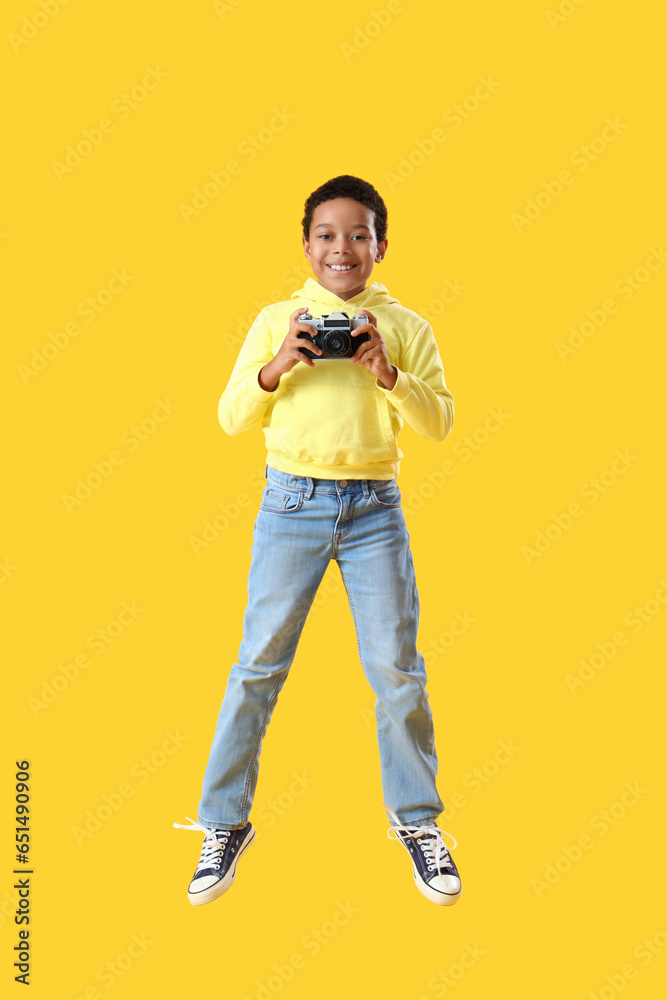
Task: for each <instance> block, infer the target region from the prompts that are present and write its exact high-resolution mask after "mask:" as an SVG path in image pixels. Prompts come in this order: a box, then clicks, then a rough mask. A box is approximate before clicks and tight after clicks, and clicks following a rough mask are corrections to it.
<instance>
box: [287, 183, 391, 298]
mask: <svg viewBox="0 0 667 1000" xmlns="http://www.w3.org/2000/svg"><path fill="white" fill-rule="evenodd" d="M301 240H302V242H303V249H304V253H305V255H306V257H307V259H308V260H309V261H310V263H311V264H312V268H313V272H314V274H315V277H316V278H317V281H318V283H319V284H320V285H322V286H323V287H324V288H327V289H328V290H329V291H330V292H334V294H335V295H338V296H339V298H341V299H351V298H352V297H353V296H354V295H358V294H359V292H362V291H363V290H364V288H365V287H366V282H367V281H368V279H369V278H370V276H371V274H372V273H373V265H374V264H376V263H379V262H380V261H381V260H382V259H383V257H384V255H385V253H386V250H387V242H388V241H387V240H383V241H382V243H378V242H377V238H376V235H375V214H374V212H373V211H372V210H371V209H370V208H367V207H366V205H362V204H361V203H360V202H358V201H355V200H354V198H332V199H331V200H330V201H323V202H322V204H321V205H318V206H317V208H316V209H315V211H314V212H313V218H312V221H311V224H310V234H309V239H308V240H306V238H305V236H302V237H301Z"/></svg>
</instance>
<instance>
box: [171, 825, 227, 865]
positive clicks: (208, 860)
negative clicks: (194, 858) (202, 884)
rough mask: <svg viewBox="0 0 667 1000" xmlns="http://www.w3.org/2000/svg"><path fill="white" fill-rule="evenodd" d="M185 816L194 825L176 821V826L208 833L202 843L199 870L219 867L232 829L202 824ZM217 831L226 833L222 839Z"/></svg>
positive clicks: (181, 828) (180, 828)
mask: <svg viewBox="0 0 667 1000" xmlns="http://www.w3.org/2000/svg"><path fill="white" fill-rule="evenodd" d="M185 818H186V819H189V820H190V822H191V823H192V826H186V825H185V824H184V823H174V826H176V827H178V829H179V830H201V832H202V833H204V834H206V836H205V837H204V843H203V844H202V849H201V857H200V859H199V864H198V865H197V871H202V870H203V869H204V868H219V867H220V858H221V857H222V850H223V847H224V845H225V844H226V843H227V840H228V838H229V837H230V836H231V830H216V829H215V828H214V827H212V826H202V825H201V823H197V822H196V821H195V820H194V819H190V817H189V816H186V817H185ZM216 833H223V834H224V835H225V836H224V837H223V838H222V841H220V840H218V838H217V836H216Z"/></svg>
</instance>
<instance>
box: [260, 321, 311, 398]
mask: <svg viewBox="0 0 667 1000" xmlns="http://www.w3.org/2000/svg"><path fill="white" fill-rule="evenodd" d="M302 312H306V310H305V309H304V308H303V306H300V307H299V309H295V310H294V312H293V313H292V315H291V316H290V318H289V322H290V325H289V330H288V331H287V336H286V337H285V339H284V340H283V342H282V344H281V345H280V348H279V349H278V353H277V354H276V355H275V357H274V358H273V359H272V360H271V361H269V363H268V364H267V365H264V367H263V368H262V370H261V371H260V372H259V374H258V376H257V380H258V382H259V384H260V385H261V387H262V389H266V390H267V392H273V391H274V389H277V388H278V383H279V382H280V376H281V375H285V374H286V373H287V372H289V371H291V370H292V368H294V366H295V365H298V363H299V361H303V363H304V364H306V365H310V367H311V368H314V367H315V362H314V361H313V360H312V358H309V357H308V356H307V355H306V354H304V353H303V351H301V350H300V348H301V347H306V348H307V349H308V350H309V351H312V353H313V354H321V353H322V351H321V349H320V348H319V347H317V346H316V345H315V344H311V343H309V342H308V341H307V340H304V339H303V338H302V337H299V336H298V335H299V333H301V332H303V333H309V334H310V336H311V337H314V336H315V333H316V330H315V328H314V327H312V326H310V324H309V323H299V322H298V317H299V316H300V315H301V313H302Z"/></svg>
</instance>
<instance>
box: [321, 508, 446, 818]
mask: <svg viewBox="0 0 667 1000" xmlns="http://www.w3.org/2000/svg"><path fill="white" fill-rule="evenodd" d="M398 496H399V497H400V494H398ZM337 561H338V564H339V566H340V570H341V575H342V577H343V582H344V584H345V589H346V591H347V595H348V600H349V602H350V609H351V611H352V615H353V618H354V624H355V628H356V632H357V644H358V647H359V656H360V659H361V663H362V666H363V668H364V673H365V675H366V678H367V679H368V682H369V683H370V685H371V687H372V688H373V691H374V692H375V695H376V702H375V715H376V720H377V739H378V748H379V751H380V765H381V773H382V791H383V797H384V801H385V802H386V803H387V805H388V806H389V807H390V808H391V809H393V810H394V812H395V813H396V815H397V816H398V818H399V820H400V821H401V823H405V824H410V823H420V822H423V821H426V822H428V821H431V822H433V821H434V820H435V819H436V817H437V816H438V815H439V814H440V813H441V812H442V811H443V809H444V803H443V802H442V800H441V798H440V796H439V794H438V791H437V788H436V783H435V779H436V775H437V772H438V759H437V755H436V750H435V735H434V728H433V718H432V714H431V708H430V705H429V699H428V694H427V691H426V666H425V663H424V658H423V656H422V655H421V653H419V652H418V650H417V647H416V641H417V630H418V625H419V594H418V592H417V584H416V580H415V572H414V564H413V560H412V553H411V551H410V538H409V534H408V530H407V526H406V524H405V517H404V514H403V511H402V509H401V507H400V506H386V507H378V506H376V505H375V503H374V502H373V500H372V499H371V498H370V497H363V496H359V498H358V502H357V509H356V513H355V518H354V523H353V525H352V528H351V529H350V531H349V532H348V534H347V535H346V536H345V538H344V539H342V540H341V543H340V547H339V550H338V553H337Z"/></svg>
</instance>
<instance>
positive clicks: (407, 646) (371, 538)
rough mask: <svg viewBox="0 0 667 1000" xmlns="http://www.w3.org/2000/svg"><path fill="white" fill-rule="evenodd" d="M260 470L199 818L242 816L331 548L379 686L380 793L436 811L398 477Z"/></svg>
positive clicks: (424, 813)
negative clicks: (233, 648)
mask: <svg viewBox="0 0 667 1000" xmlns="http://www.w3.org/2000/svg"><path fill="white" fill-rule="evenodd" d="M266 475H267V480H268V481H267V485H266V486H265V487H264V490H263V492H262V499H261V504H260V508H259V512H258V514H257V519H256V521H255V527H254V534H253V545H252V557H251V566H250V574H249V577H248V605H247V608H246V612H245V616H244V620H243V638H242V640H241V646H240V650H239V659H238V662H237V663H235V664H234V665H233V667H232V669H231V671H230V673H229V678H228V681H227V688H226V691H225V695H224V699H223V702H222V706H221V708H220V713H219V716H218V721H217V724H216V729H215V734H214V737H213V743H212V746H211V752H210V755H209V760H208V764H207V767H206V771H205V774H204V781H203V787H202V797H201V801H200V803H199V807H198V820H199V822H200V823H201V824H202V825H204V826H217V827H223V828H224V829H230V828H231V829H235V828H238V827H242V826H244V825H245V824H246V823H247V822H248V818H249V812H250V807H251V805H252V801H253V796H254V793H255V788H256V785H257V774H258V759H259V754H260V750H261V746H262V740H263V738H264V733H265V731H266V727H267V725H268V722H269V720H270V718H271V714H272V712H273V709H274V707H275V704H276V699H277V698H278V694H279V693H280V690H281V688H282V686H283V684H284V683H285V680H286V678H287V674H288V672H289V669H290V666H291V664H292V661H293V659H294V656H295V653H296V648H297V644H298V642H299V637H300V635H301V630H302V628H303V626H304V623H305V621H306V616H307V615H308V611H309V610H310V607H311V604H312V602H313V599H314V597H315V594H316V592H317V589H318V587H319V584H320V581H321V580H322V577H323V576H324V573H325V571H326V569H327V566H328V565H329V562H330V560H331V559H335V560H336V562H337V563H338V565H339V567H340V571H341V576H342V578H343V583H344V585H345V590H346V592H347V597H348V600H349V603H350V609H351V611H352V617H353V619H354V624H355V628H356V633H357V645H358V648H359V657H360V659H361V663H362V666H363V669H364V673H365V675H366V678H367V680H368V682H369V684H370V685H371V687H372V689H373V691H374V692H375V695H376V702H375V715H376V720H377V739H378V747H379V751H380V766H381V774H382V791H383V799H384V802H385V803H386V805H388V806H389V807H390V808H391V809H393V811H394V812H395V813H396V815H397V816H398V818H399V820H400V822H401V823H403V824H422V823H423V824H426V823H429V822H435V819H436V818H437V816H438V815H439V814H440V813H441V812H442V811H443V809H444V803H443V802H442V801H441V799H440V796H439V795H438V792H437V790H436V785H435V778H436V774H437V770H438V761H437V756H436V752H435V739H434V732H433V719H432V715H431V709H430V706H429V700H428V694H427V692H426V668H425V664H424V658H423V656H422V655H421V653H419V652H418V651H417V648H416V640H417V627H418V623H419V595H418V593H417V585H416V582H415V573H414V566H413V562H412V553H411V552H410V536H409V534H408V531H407V527H406V524H405V517H404V514H403V510H402V509H401V492H400V489H399V487H398V485H397V482H396V480H395V479H389V480H387V479H368V480H366V479H353V480H349V481H346V480H340V479H311V478H309V477H306V476H293V475H291V474H289V473H286V472H279V471H278V470H276V469H272V468H270V467H268V466H267V469H266ZM323 683H324V679H323ZM325 699H326V689H325V688H324V687H323V690H322V702H323V703H324V702H325Z"/></svg>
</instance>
